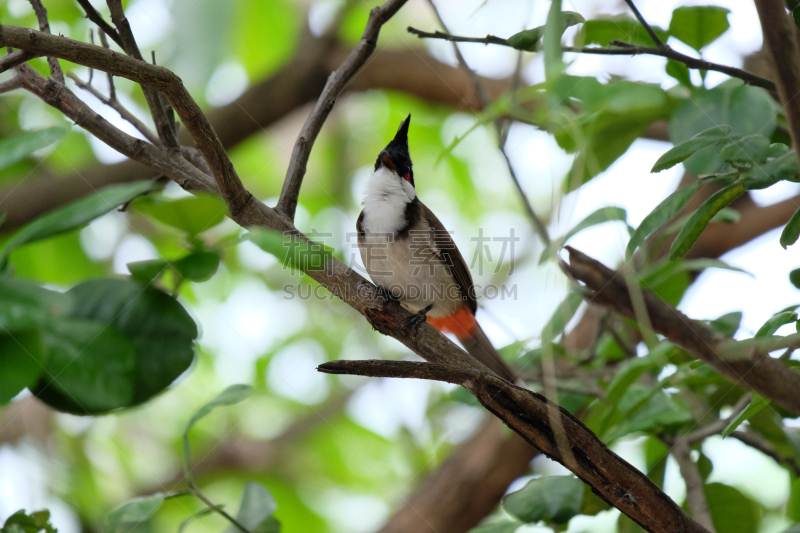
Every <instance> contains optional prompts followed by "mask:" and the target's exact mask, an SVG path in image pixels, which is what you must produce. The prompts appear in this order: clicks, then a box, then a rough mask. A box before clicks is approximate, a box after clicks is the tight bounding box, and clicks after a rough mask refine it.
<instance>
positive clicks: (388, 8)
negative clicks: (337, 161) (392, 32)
mask: <svg viewBox="0 0 800 533" xmlns="http://www.w3.org/2000/svg"><path fill="white" fill-rule="evenodd" d="M405 3H406V0H388V1H387V2H386V3H385V4H383V6H381V7H376V8H373V9H372V11H370V13H369V20H368V21H367V26H366V28H364V34H363V35H362V36H361V42H359V43H358V46H356V47H355V48H354V49H353V51H352V52H351V53H350V55H349V56H348V57H347V59H346V60H345V62H344V63H342V65H341V66H340V67H339V68H338V69H336V72H334V73H333V74H331V75H330V77H329V78H328V82H327V83H326V84H325V88H324V89H323V90H322V94H321V95H320V97H319V99H318V100H317V103H316V105H315V106H314V109H313V110H312V111H311V114H310V115H309V116H308V119H307V120H306V123H305V124H304V125H303V129H302V130H300V135H299V136H298V137H297V142H295V145H294V150H292V158H291V159H290V161H289V168H288V169H287V170H286V180H285V181H284V182H283V190H282V191H281V196H280V199H279V200H278V205H277V206H276V209H277V211H278V212H279V213H281V214H283V215H286V216H288V217H289V218H290V219H292V220H294V212H295V209H297V200H298V198H299V196H300V186H301V185H302V183H303V177H305V175H306V165H307V164H308V158H309V156H310V155H311V148H312V147H313V146H314V141H316V140H317V135H319V132H320V130H321V129H322V125H323V124H324V123H325V120H326V119H327V118H328V115H329V114H330V112H331V109H333V105H334V104H335V103H336V99H337V98H339V95H340V94H341V93H342V91H343V90H344V88H345V85H347V83H348V82H349V81H350V79H352V77H353V76H355V74H356V72H358V70H359V69H360V68H361V67H362V66H363V65H364V63H365V62H366V61H367V58H368V57H369V56H370V55H372V52H373V51H374V50H375V46H376V45H377V44H378V35H379V34H380V31H381V27H382V26H383V24H384V23H385V22H386V21H387V20H389V19H390V18H392V16H393V15H394V14H395V13H397V11H398V10H399V9H400V8H401V7H402V6H403V4H405Z"/></svg>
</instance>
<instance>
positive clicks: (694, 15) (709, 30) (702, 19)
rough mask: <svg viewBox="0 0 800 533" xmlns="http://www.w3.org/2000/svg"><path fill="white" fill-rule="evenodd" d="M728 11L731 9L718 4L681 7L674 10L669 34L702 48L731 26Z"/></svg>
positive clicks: (695, 47) (696, 47)
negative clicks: (717, 5)
mask: <svg viewBox="0 0 800 533" xmlns="http://www.w3.org/2000/svg"><path fill="white" fill-rule="evenodd" d="M728 13H730V10H729V9H725V8H724V7H716V6H687V7H679V8H677V9H676V10H675V11H673V12H672V20H670V21H669V34H670V35H672V36H673V37H675V38H676V39H679V40H681V41H683V42H684V43H686V44H688V45H689V46H691V47H692V48H694V49H695V50H700V49H701V48H703V47H704V46H705V45H707V44H709V43H711V42H712V41H714V40H715V39H716V38H717V37H719V36H720V35H722V34H723V33H725V31H726V30H727V29H728V28H729V27H730V24H729V23H728Z"/></svg>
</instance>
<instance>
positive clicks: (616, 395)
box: [608, 342, 671, 405]
mask: <svg viewBox="0 0 800 533" xmlns="http://www.w3.org/2000/svg"><path fill="white" fill-rule="evenodd" d="M670 346H671V344H670V343H668V342H665V343H663V344H661V345H659V347H658V348H657V349H656V350H657V351H656V350H654V351H653V352H652V353H650V354H648V355H646V356H644V357H636V358H634V359H631V360H630V361H627V362H625V363H624V364H623V365H622V368H620V369H619V370H618V371H617V373H616V374H615V375H614V378H613V379H612V380H611V383H610V384H609V385H608V401H609V403H611V404H612V405H616V404H618V403H619V401H620V400H621V399H622V396H623V395H624V394H625V393H626V392H627V391H628V389H629V388H630V386H631V385H633V384H634V383H635V382H637V381H639V378H640V377H642V376H643V375H645V374H646V373H647V372H650V371H652V370H654V369H655V368H656V367H657V366H658V365H659V364H661V363H662V361H661V359H662V356H661V355H660V354H663V353H664V351H665V350H667V349H668V347H670Z"/></svg>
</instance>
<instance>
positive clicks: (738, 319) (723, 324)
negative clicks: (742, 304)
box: [708, 311, 742, 338]
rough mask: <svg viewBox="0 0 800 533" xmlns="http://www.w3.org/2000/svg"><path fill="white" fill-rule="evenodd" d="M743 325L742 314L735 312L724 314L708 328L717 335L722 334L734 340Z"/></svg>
mask: <svg viewBox="0 0 800 533" xmlns="http://www.w3.org/2000/svg"><path fill="white" fill-rule="evenodd" d="M741 323H742V312H741V311H733V312H731V313H727V314H724V315H722V316H721V317H719V318H715V319H714V320H712V321H711V322H710V323H709V324H708V326H709V327H710V328H711V329H713V330H714V331H716V332H717V333H721V334H722V335H725V336H726V337H729V338H732V337H733V336H734V334H735V333H736V332H737V331H738V330H739V325H740V324H741Z"/></svg>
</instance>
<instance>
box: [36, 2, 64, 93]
mask: <svg viewBox="0 0 800 533" xmlns="http://www.w3.org/2000/svg"><path fill="white" fill-rule="evenodd" d="M30 3H31V7H33V11H34V13H36V18H37V19H38V20H39V31H42V32H44V33H50V23H49V22H48V21H47V10H46V9H45V8H44V5H43V4H42V0H30ZM47 65H48V66H49V67H50V75H51V76H53V78H54V79H55V80H56V81H58V82H61V83H64V73H63V72H62V71H61V65H59V64H58V58H55V57H50V56H48V57H47Z"/></svg>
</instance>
